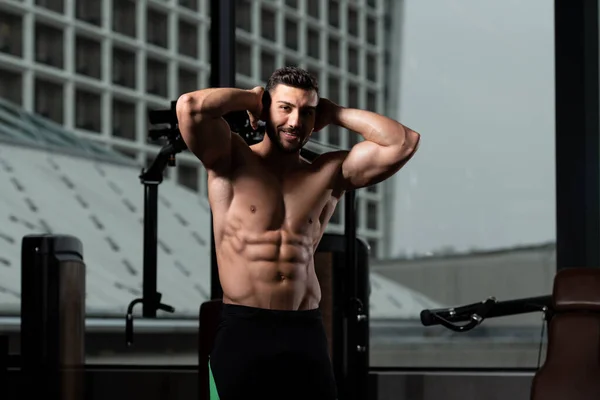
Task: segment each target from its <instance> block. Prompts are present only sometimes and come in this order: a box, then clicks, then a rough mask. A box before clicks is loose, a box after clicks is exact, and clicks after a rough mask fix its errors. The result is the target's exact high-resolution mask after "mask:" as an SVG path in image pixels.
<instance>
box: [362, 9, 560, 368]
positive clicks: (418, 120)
mask: <svg viewBox="0 0 600 400" xmlns="http://www.w3.org/2000/svg"><path fill="white" fill-rule="evenodd" d="M468 4H469V5H468V7H467V6H466V5H463V6H461V7H455V6H454V5H452V4H450V3H440V4H438V5H437V6H436V7H435V8H432V7H429V6H427V5H426V4H425V3H422V2H419V1H408V2H404V5H403V10H402V13H401V14H400V13H399V14H397V15H401V16H402V17H401V18H400V19H398V20H397V21H396V24H400V25H401V26H402V29H401V30H398V32H400V31H401V34H400V33H398V34H397V36H394V37H393V42H394V43H402V46H401V47H399V46H398V47H392V48H391V51H396V52H400V53H399V54H400V57H398V60H399V61H398V64H396V65H392V68H390V69H391V70H392V71H393V70H397V71H399V76H398V78H399V80H398V82H399V83H398V84H397V85H395V87H393V88H390V90H395V91H397V93H398V102H397V104H398V106H397V108H396V109H395V110H391V111H390V112H391V113H392V114H393V115H392V116H393V117H396V118H398V119H399V120H400V121H401V122H403V123H404V124H406V125H407V126H409V127H411V128H413V129H415V130H417V131H419V132H420V133H421V135H422V144H421V148H420V150H419V152H418V153H417V155H416V156H415V158H414V159H413V160H412V161H410V163H409V164H408V165H407V166H406V167H405V168H404V169H403V170H402V171H401V172H400V173H399V174H397V175H396V177H394V178H393V179H392V182H393V189H392V193H393V195H392V196H393V197H392V200H391V204H393V207H392V208H391V215H387V217H386V218H385V219H383V221H384V222H385V223H387V224H390V226H389V232H391V234H390V235H389V239H388V241H387V243H386V248H387V250H386V252H385V253H386V254H385V258H386V259H385V260H374V261H373V262H372V264H371V271H372V278H373V280H372V282H371V289H372V295H371V342H370V345H371V347H370V350H371V353H370V359H371V365H372V366H386V367H413V368H414V367H469V368H479V367H521V368H523V367H535V366H536V365H537V361H538V351H539V346H540V339H541V330H542V319H541V315H540V314H538V313H531V314H524V315H520V316H512V317H504V318H494V319H489V320H486V321H485V323H484V325H482V326H480V327H478V328H476V329H474V330H473V331H471V332H470V333H462V334H460V333H453V332H452V331H450V330H448V329H446V328H443V327H440V326H436V327H423V326H422V325H421V323H420V320H419V313H420V311H421V310H422V309H426V308H441V307H451V306H458V305H466V304H471V303H476V302H479V301H482V300H485V299H486V298H488V297H490V296H494V297H496V298H497V299H498V300H509V299H518V298H527V297H534V296H543V295H548V294H550V293H551V290H552V280H553V277H554V274H555V272H556V264H555V239H556V238H555V181H554V179H555V170H554V166H555V161H554V154H555V153H554V138H555V136H554V131H555V129H554V114H555V113H554V26H553V21H554V17H553V4H551V3H548V2H546V1H541V0H536V1H532V2H529V3H528V7H527V8H526V9H525V8H521V7H519V8H518V10H519V12H518V13H516V12H515V11H516V10H517V9H516V8H515V6H514V3H509V2H496V3H494V4H492V3H489V2H486V3H483V2H475V1H471V2H468ZM509 19H510V24H507V23H506V21H507V20H509ZM372 212H375V211H374V210H372V209H370V210H369V214H371V213H372ZM380 221H381V219H380Z"/></svg>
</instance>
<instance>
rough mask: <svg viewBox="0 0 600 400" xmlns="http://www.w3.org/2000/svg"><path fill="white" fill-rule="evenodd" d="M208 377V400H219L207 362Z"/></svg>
mask: <svg viewBox="0 0 600 400" xmlns="http://www.w3.org/2000/svg"><path fill="white" fill-rule="evenodd" d="M208 375H209V378H208V379H209V380H210V382H209V385H210V400H219V392H218V391H217V384H216V383H215V377H214V376H213V373H212V369H211V368H210V360H208Z"/></svg>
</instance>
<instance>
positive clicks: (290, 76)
mask: <svg viewBox="0 0 600 400" xmlns="http://www.w3.org/2000/svg"><path fill="white" fill-rule="evenodd" d="M279 84H282V85H286V86H291V87H295V88H299V89H306V90H311V89H312V90H314V91H315V92H316V93H317V96H318V95H319V84H318V83H317V79H316V78H315V77H314V76H313V75H312V74H311V73H310V72H308V71H306V70H304V69H302V68H299V67H293V66H292V67H290V66H288V67H282V68H279V69H277V70H275V72H273V74H271V77H270V78H269V81H268V82H267V87H266V88H265V91H266V92H271V90H273V89H275V86H277V85H279Z"/></svg>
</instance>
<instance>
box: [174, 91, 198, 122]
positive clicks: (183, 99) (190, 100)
mask: <svg viewBox="0 0 600 400" xmlns="http://www.w3.org/2000/svg"><path fill="white" fill-rule="evenodd" d="M194 103H195V101H194V96H193V95H192V94H191V93H185V94H182V95H181V96H179V98H178V99H177V103H176V105H175V112H176V113H177V118H178V119H181V118H182V117H184V116H188V115H191V114H193V110H194Z"/></svg>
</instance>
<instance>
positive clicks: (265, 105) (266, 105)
mask: <svg viewBox="0 0 600 400" xmlns="http://www.w3.org/2000/svg"><path fill="white" fill-rule="evenodd" d="M270 109H271V93H269V92H268V91H267V89H265V91H264V92H263V96H262V112H261V113H260V117H259V118H260V120H261V121H266V120H267V119H268V117H269V110H270Z"/></svg>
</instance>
